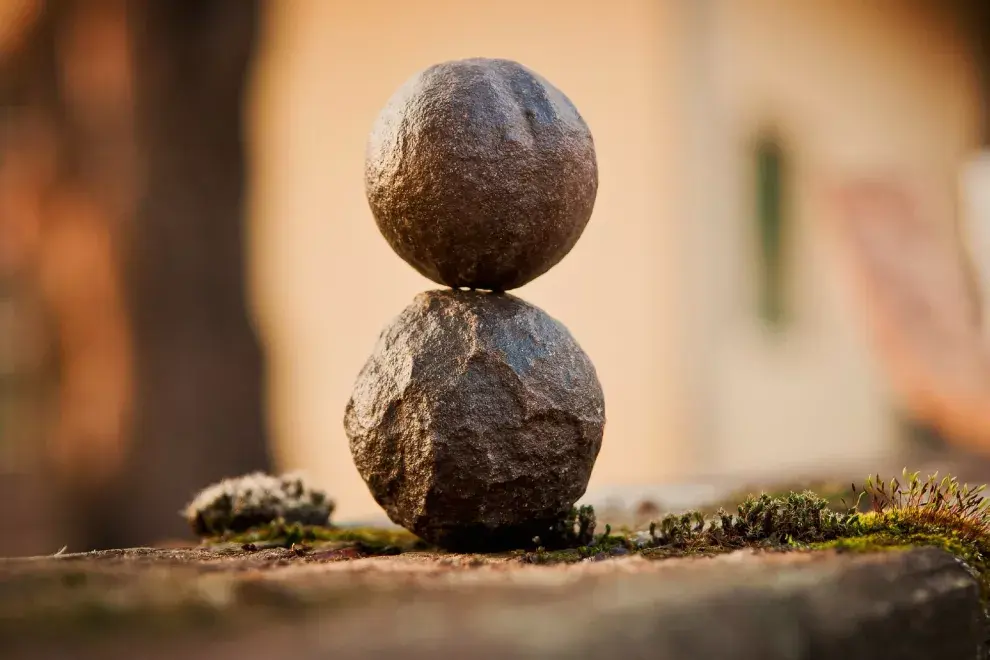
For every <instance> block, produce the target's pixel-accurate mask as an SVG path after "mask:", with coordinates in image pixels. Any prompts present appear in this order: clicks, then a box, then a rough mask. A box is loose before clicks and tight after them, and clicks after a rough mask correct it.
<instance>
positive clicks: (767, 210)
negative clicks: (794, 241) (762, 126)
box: [755, 136, 788, 328]
mask: <svg viewBox="0 0 990 660" xmlns="http://www.w3.org/2000/svg"><path fill="white" fill-rule="evenodd" d="M755 156H756V202H757V204H756V222H757V248H758V250H759V253H758V259H757V267H758V271H757V273H758V277H759V281H758V282H757V285H758V296H759V299H758V305H759V315H760V317H761V318H762V319H763V321H764V322H765V323H766V324H767V325H769V326H771V327H774V328H780V327H782V326H783V325H784V323H785V321H786V320H787V311H788V310H787V309H786V304H785V303H786V301H785V281H784V265H785V262H786V258H785V254H784V248H785V245H786V242H785V238H786V232H787V219H786V218H785V217H784V210H785V205H784V184H785V183H786V176H785V172H784V165H785V163H784V157H783V150H782V149H781V146H780V142H779V141H778V140H776V139H775V138H773V137H771V136H761V137H760V138H759V139H758V140H757V143H756V154H755Z"/></svg>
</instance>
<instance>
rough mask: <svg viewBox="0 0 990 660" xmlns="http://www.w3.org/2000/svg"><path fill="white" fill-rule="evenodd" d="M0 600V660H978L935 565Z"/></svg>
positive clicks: (760, 561) (116, 563)
mask: <svg viewBox="0 0 990 660" xmlns="http://www.w3.org/2000/svg"><path fill="white" fill-rule="evenodd" d="M0 586H2V587H3V588H2V589H0V644H2V646H0V648H3V653H2V655H3V657H4V658H5V660H14V659H20V658H31V659H32V660H36V659H38V658H70V657H71V658H77V659H81V660H82V659H89V658H93V659H96V658H99V659H100V660H115V659H116V658H142V660H157V659H158V658H162V659H164V658H184V659H185V660H198V659H199V658H203V659H209V660H222V659H226V658H231V659H238V660H242V659H243V658H270V657H279V658H281V657H289V658H293V659H294V660H308V659H309V658H313V659H316V658H389V659H392V660H394V659H396V658H416V659H420V658H422V659H424V660H427V659H428V660H435V659H436V658H472V659H475V660H482V659H488V658H492V659H496V658H497V659H499V660H502V659H504V658H540V659H547V658H551V659H552V658H588V659H597V658H663V659H664V660H699V659H708V658H712V659H717V660H833V659H835V660H860V659H863V660H866V659H869V660H874V659H875V658H897V659H898V660H931V659H933V658H937V659H938V660H974V659H978V658H985V657H986V646H985V640H986V629H985V627H984V618H983V609H982V605H981V602H980V593H979V587H978V585H977V583H976V582H975V581H974V580H973V579H972V578H971V577H970V575H969V573H968V571H967V570H966V569H965V568H964V567H963V566H962V565H961V564H960V563H959V562H958V561H956V560H955V559H954V558H953V557H951V556H950V555H948V554H945V553H943V552H942V551H940V550H936V549H931V548H927V549H918V550H910V551H888V552H881V553H877V554H836V553H833V552H824V553H822V552H819V553H803V552H793V553H783V554H782V553H770V554H766V553H751V552H739V553H735V554H732V555H727V556H724V557H719V558H715V559H672V560H663V561H652V562H651V561H647V560H644V559H642V558H639V557H626V558H621V559H611V560H606V561H601V562H583V563H580V564H574V565H567V566H549V567H548V566H532V565H524V564H521V563H519V562H517V561H514V560H513V559H511V558H508V557H505V556H502V557H499V556H490V555H472V556H464V555H436V554H426V553H423V554H418V553H416V554H407V555H401V556H398V557H381V558H375V559H370V558H369V559H356V560H351V561H335V560H328V559H321V558H320V553H318V552H316V551H315V550H314V552H312V553H310V554H307V555H299V554H297V553H293V552H292V551H290V550H280V551H274V550H273V551H266V552H256V553H244V552H234V553H230V552H209V551H206V550H173V551H169V550H136V551H113V552H106V553H92V554H86V555H63V556H61V557H47V558H38V559H31V560H20V561H6V562H4V561H0Z"/></svg>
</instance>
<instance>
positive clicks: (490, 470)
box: [344, 290, 605, 550]
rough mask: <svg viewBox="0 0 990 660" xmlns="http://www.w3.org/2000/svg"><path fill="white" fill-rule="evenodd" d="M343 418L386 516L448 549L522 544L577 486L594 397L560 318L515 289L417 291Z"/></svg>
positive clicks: (598, 416) (586, 365) (590, 462)
mask: <svg viewBox="0 0 990 660" xmlns="http://www.w3.org/2000/svg"><path fill="white" fill-rule="evenodd" d="M344 425H345V428H346V431H347V435H348V437H349V438H350V444H351V452H352V454H353V456H354V461H355V463H356V465H357V468H358V471H359V472H360V473H361V476H362V477H363V478H364V480H365V482H367V484H368V487H369V488H370V490H371V493H372V495H374V497H375V499H376V500H377V501H378V503H379V504H380V505H381V506H382V507H383V508H384V509H385V511H386V513H387V514H388V516H389V518H391V519H392V520H393V521H394V522H396V523H398V524H400V525H402V526H404V527H406V528H407V529H409V530H411V531H412V532H414V533H416V534H417V535H419V536H420V537H422V538H424V539H426V540H428V541H430V542H433V543H436V544H438V545H440V546H443V547H446V548H451V549H461V550H463V549H498V548H508V547H519V546H522V545H529V544H532V539H533V537H534V536H540V535H545V534H546V533H547V532H548V530H549V528H550V527H551V526H552V525H553V524H554V523H555V522H556V521H557V520H558V519H559V518H560V516H561V515H563V514H565V513H566V512H567V511H568V510H569V509H570V507H571V505H572V504H573V503H574V502H575V501H576V500H577V499H578V498H579V497H580V496H581V495H582V494H583V493H584V491H585V488H586V487H587V485H588V478H589V477H590V475H591V469H592V467H593V466H594V463H595V459H596V457H597V456H598V451H599V449H600V448H601V441H602V430H603V427H604V425H605V404H604V400H603V397H602V389H601V385H600V384H599V382H598V377H597V375H596V374H595V369H594V366H592V364H591V361H590V360H589V359H588V357H587V355H585V353H584V352H583V351H582V350H581V348H580V346H578V344H577V342H575V341H574V339H573V338H572V337H571V335H570V333H569V332H568V331H567V329H566V328H565V327H564V326H563V325H561V324H560V323H559V322H557V321H555V320H554V319H552V318H551V317H550V316H548V315H547V314H546V313H545V312H543V311H542V310H541V309H539V308H538V307H535V306H533V305H530V304H528V303H526V302H524V301H522V300H520V299H518V298H516V297H514V296H511V295H506V294H495V293H483V292H478V291H458V290H454V291H451V290H443V291H429V292H426V293H422V294H420V295H418V296H417V297H416V299H415V301H414V302H413V303H412V304H411V305H410V306H409V307H407V308H406V309H405V311H403V312H402V314H400V315H399V316H398V317H397V318H396V319H395V320H394V321H393V322H392V323H391V324H390V325H389V326H388V327H387V328H386V329H385V330H384V332H383V333H382V335H381V337H380V339H379V341H378V344H377V346H376V347H375V350H374V353H373V354H372V356H371V358H370V359H369V360H368V362H367V364H365V366H364V369H363V370H362V371H361V374H360V376H358V379H357V384H356V385H355V388H354V394H353V396H352V397H351V400H350V402H349V403H348V405H347V411H346V414H345V420H344Z"/></svg>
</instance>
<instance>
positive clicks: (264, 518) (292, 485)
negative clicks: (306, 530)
mask: <svg viewBox="0 0 990 660" xmlns="http://www.w3.org/2000/svg"><path fill="white" fill-rule="evenodd" d="M333 510H334V503H333V501H332V500H331V499H329V498H328V497H327V496H326V493H324V492H323V491H320V490H315V489H312V488H309V487H308V486H307V485H306V484H305V483H304V481H303V479H302V477H300V476H298V475H294V474H289V475H283V476H281V477H274V476H271V475H267V474H263V473H261V472H255V473H252V474H247V475H244V476H242V477H237V478H233V479H224V480H223V481H220V482H219V483H216V484H212V485H210V486H207V487H206V488H204V489H203V490H202V491H200V492H199V493H198V494H197V495H196V496H195V497H194V498H193V500H192V502H190V503H189V505H188V506H186V508H185V510H184V511H183V515H184V517H185V519H186V520H187V521H188V522H189V525H190V527H192V530H193V533H195V534H196V535H197V536H200V537H215V536H221V535H224V534H231V533H238V532H245V531H247V530H249V529H252V528H254V527H258V526H263V525H268V524H271V523H273V522H275V521H284V522H286V523H299V524H302V525H311V526H326V525H329V523H330V515H331V514H332V513H333Z"/></svg>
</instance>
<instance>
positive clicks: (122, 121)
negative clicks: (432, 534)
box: [0, 0, 990, 555]
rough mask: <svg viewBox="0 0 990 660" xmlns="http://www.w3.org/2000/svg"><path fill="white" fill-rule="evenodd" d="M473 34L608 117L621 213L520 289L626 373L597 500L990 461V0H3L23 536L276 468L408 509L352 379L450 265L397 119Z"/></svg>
mask: <svg viewBox="0 0 990 660" xmlns="http://www.w3.org/2000/svg"><path fill="white" fill-rule="evenodd" d="M472 56H488V57H504V58H509V59H515V60H518V61H520V62H522V63H523V64H525V65H527V66H529V67H531V68H533V69H535V70H536V71H538V72H539V73H541V74H542V75H544V76H545V77H546V78H547V79H549V80H550V81H551V82H553V83H554V84H555V85H556V86H557V87H559V88H560V89H561V90H563V91H564V92H565V93H566V94H567V95H568V96H569V97H570V98H571V100H572V101H573V102H574V103H575V105H576V106H577V107H578V109H579V110H580V111H581V113H582V114H583V116H584V118H585V119H586V121H587V122H588V124H589V126H590V127H591V130H592V133H593V134H594V137H595V142H596V148H597V152H598V161H599V169H600V179H601V180H600V187H599V194H598V200H597V203H596V208H595V213H594V216H593V217H592V220H591V223H590V224H589V226H588V228H587V230H586V231H585V234H584V236H583V238H582V240H581V241H580V242H579V243H578V244H577V246H576V247H575V249H574V250H573V252H572V253H571V254H570V255H569V256H568V257H567V258H566V259H565V260H564V261H563V262H562V263H561V264H559V265H558V266H557V267H556V268H554V269H553V270H552V271H551V272H549V273H547V274H546V275H545V276H543V277H541V278H540V279H539V280H537V281H536V282H534V283H532V284H530V285H527V286H526V287H524V288H523V289H521V290H519V291H518V294H519V295H521V296H523V297H525V298H526V299H528V300H530V301H532V302H534V303H536V304H538V305H540V306H542V307H543V308H544V309H546V310H547V311H548V312H549V313H550V314H551V315H553V316H554V317H556V318H558V319H559V320H561V321H563V322H564V323H565V324H566V325H567V326H568V327H569V328H570V329H571V331H572V332H573V334H574V335H575V337H576V338H577V339H578V340H579V341H580V342H581V344H582V346H583V347H584V349H585V350H586V351H587V352H588V354H589V355H590V356H591V358H592V359H593V360H594V362H595V364H596V366H597V368H598V371H599V375H600V378H601V381H602V384H603V387H604V389H605V393H606V402H607V414H608V425H607V428H606V434H605V441H604V446H603V449H602V452H601V455H600V457H599V460H598V463H597V466H596V469H595V473H594V476H593V478H592V483H591V486H590V488H589V491H588V494H587V499H588V500H589V501H592V502H598V501H605V502H615V501H620V502H623V501H625V502H629V503H631V502H633V501H635V500H637V499H642V498H653V499H660V500H664V501H668V502H669V501H674V500H676V499H677V497H678V494H681V495H684V494H685V493H689V492H695V493H698V492H709V491H710V490H711V489H713V488H717V487H720V486H725V487H728V485H729V484H736V483H751V482H756V481H774V480H776V481H787V482H790V481H793V480H794V479H798V478H819V477H820V478H835V479H841V480H847V479H852V478H857V479H858V478H861V477H863V476H865V474H866V473H868V472H873V471H877V470H881V471H883V470H887V471H892V470H896V471H897V472H899V471H900V469H901V467H903V466H905V465H907V466H909V467H911V468H915V469H929V468H932V469H934V468H940V469H942V470H947V469H949V470H953V471H955V472H958V473H959V475H960V476H961V477H962V478H963V479H970V480H977V481H979V480H987V479H990V345H988V344H987V337H986V334H987V333H986V331H985V327H986V325H985V323H984V321H983V313H982V312H983V310H984V309H985V308H986V306H987V305H986V301H987V299H988V298H990V156H984V155H983V154H984V151H983V149H984V148H985V147H988V144H990V112H988V99H990V5H988V4H987V3H986V2H985V1H984V0H968V1H966V0H952V1H950V0H803V1H802V2H793V1H788V0H617V1H613V2H608V3H606V2H600V1H594V0H566V1H564V0H547V1H545V2H538V3H536V2H531V1H530V2H523V1H522V0H500V1H499V2H487V1H485V2H466V1H455V0H417V1H414V2H393V1H390V0H365V1H364V2H360V3H353V2H342V1H339V2H338V1H336V0H269V1H268V2H263V1H261V2H260V1H258V0H48V1H47V2H45V1H43V0H0V555H3V554H29V553H50V552H54V551H55V550H57V549H59V548H60V547H62V546H64V545H68V546H69V548H70V549H73V550H83V549H88V548H95V547H109V546H125V545H142V544H152V543H158V542H163V541H167V540H169V539H183V538H187V537H188V533H187V531H186V530H185V529H184V523H183V521H182V520H181V519H180V518H179V516H178V515H177V512H178V510H179V509H180V508H181V507H182V506H183V505H184V504H185V503H186V501H187V500H188V499H189V498H190V497H191V495H192V494H193V492H194V491H195V490H196V489H198V488H199V487H202V486H204V485H206V484H208V483H210V482H212V481H215V480H217V479H219V478H222V477H224V476H234V475H237V474H241V473H244V472H247V471H250V470H255V469H261V470H273V471H283V470H296V469H301V470H303V471H304V472H305V473H306V474H308V475H309V477H310V478H311V479H312V481H313V482H314V483H315V484H316V485H319V486H322V487H324V488H326V489H327V491H328V492H329V493H330V494H331V495H332V496H333V497H334V498H335V499H336V500H337V502H338V512H337V515H336V518H337V519H338V520H341V521H348V520H350V521H358V520H372V519H374V520H378V519H380V518H381V512H380V510H379V509H378V507H377V506H376V505H375V503H374V502H373V500H372V499H371V497H370V495H369V494H368V493H367V490H366V488H365V486H364V484H363V482H362V481H361V479H360V477H359V476H358V474H357V472H356V470H355V469H354V467H353V464H352V462H351V458H350V454H349V450H348V447H347V441H346V438H345V436H344V433H343V427H342V417H343V410H344V405H345V404H346V401H347V398H348V397H349V395H350V388H351V386H352V384H353V382H354V379H355V377H356V375H357V373H358V371H359V369H360V368H361V366H362V364H363V363H364V361H365V359H366V358H367V356H368V354H369V353H370V351H371V349H372V347H373V345H374V342H375V340H376V338H377V336H378V333H379V332H380V330H381V328H382V327H383V326H384V325H385V324H386V323H387V322H388V321H389V320H390V319H391V318H392V317H393V316H395V315H396V314H398V313H399V311H401V310H402V308H403V307H404V306H405V305H407V304H408V303H409V302H410V301H411V299H412V298H413V296H414V295H415V294H416V293H417V292H419V291H421V290H424V289H427V288H432V286H433V285H432V284H431V283H429V282H428V281H426V280H425V279H423V278H421V277H420V276H418V275H417V274H416V273H415V272H414V271H413V270H412V269H411V268H410V267H408V266H407V265H406V264H405V263H404V262H402V261H401V260H400V259H399V258H398V257H397V256H396V255H395V254H393V253H392V252H391V250H390V249H389V248H388V246H387V245H386V243H385V241H384V240H382V238H381V237H380V236H379V235H378V232H377V229H376V227H375V224H374V221H373V219H372V217H371V214H370V212H369V210H368V207H367V204H366V202H365V199H364V188H363V158H364V143H365V139H366V137H367V133H368V131H369V129H370V127H371V124H372V122H373V120H374V118H375V116H376V114H377V113H378V111H379V110H380V108H381V107H382V106H383V104H384V103H385V101H386V100H387V99H388V97H389V96H390V95H391V94H392V92H393V91H394V90H395V88H396V87H397V86H398V85H399V84H401V83H402V82H403V81H404V80H405V79H407V78H408V77H409V76H411V75H412V74H413V73H414V72H415V71H417V70H419V69H421V68H424V67H426V66H429V65H430V64H433V63H436V62H440V61H444V60H449V59H457V58H463V57H472ZM988 153H990V152H988ZM692 489H694V490H693V491H692ZM699 489H700V490H699Z"/></svg>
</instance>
